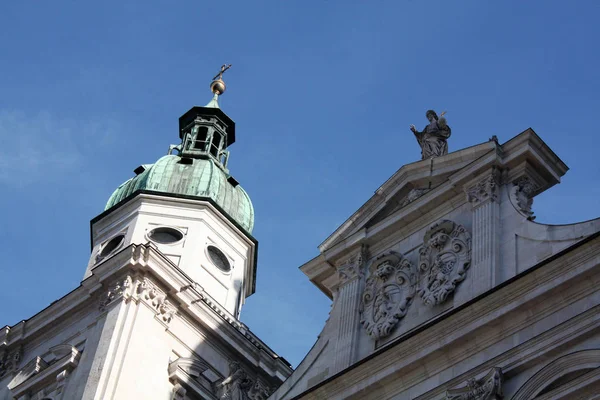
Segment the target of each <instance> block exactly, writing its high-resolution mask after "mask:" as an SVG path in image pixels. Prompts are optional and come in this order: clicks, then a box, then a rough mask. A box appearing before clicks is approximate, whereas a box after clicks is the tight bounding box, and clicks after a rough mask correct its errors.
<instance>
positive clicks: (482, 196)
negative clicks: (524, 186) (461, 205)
mask: <svg viewBox="0 0 600 400" xmlns="http://www.w3.org/2000/svg"><path fill="white" fill-rule="evenodd" d="M499 186H500V173H499V172H498V170H497V169H493V170H492V172H491V173H490V174H489V175H487V176H486V177H484V178H483V179H481V180H480V181H479V182H477V183H476V184H475V185H473V186H471V187H469V188H467V189H466V194H467V201H469V202H470V203H471V204H473V205H474V206H476V205H479V204H483V203H485V202H486V201H492V202H495V201H497V199H498V187H499Z"/></svg>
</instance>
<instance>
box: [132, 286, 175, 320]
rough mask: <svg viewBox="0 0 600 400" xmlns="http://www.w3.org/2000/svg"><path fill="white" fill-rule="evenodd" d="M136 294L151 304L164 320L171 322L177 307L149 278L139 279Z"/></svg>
mask: <svg viewBox="0 0 600 400" xmlns="http://www.w3.org/2000/svg"><path fill="white" fill-rule="evenodd" d="M136 294H137V296H138V298H139V299H141V300H144V301H145V302H146V303H147V304H148V305H150V306H151V307H152V308H153V309H154V310H155V311H156V313H157V315H158V316H160V318H161V319H162V320H163V321H164V322H166V323H167V324H168V323H169V322H171V320H172V319H173V316H174V315H175V308H174V307H173V306H172V305H171V304H170V303H169V302H168V301H167V296H166V295H165V294H164V293H163V292H162V291H161V290H160V289H158V288H157V287H156V286H154V285H153V284H152V283H151V282H150V281H149V280H147V279H143V280H141V281H138V283H137V288H136Z"/></svg>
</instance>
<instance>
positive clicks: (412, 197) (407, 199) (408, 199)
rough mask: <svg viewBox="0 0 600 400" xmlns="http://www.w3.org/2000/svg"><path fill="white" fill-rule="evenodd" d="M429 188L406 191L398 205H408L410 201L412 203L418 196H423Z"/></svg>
mask: <svg viewBox="0 0 600 400" xmlns="http://www.w3.org/2000/svg"><path fill="white" fill-rule="evenodd" d="M430 190H431V189H427V188H423V189H417V188H415V189H412V190H411V191H410V192H408V194H407V195H406V197H405V198H404V200H403V201H402V203H400V207H404V206H407V205H409V204H410V203H412V202H413V201H415V200H416V199H418V198H419V197H421V196H423V195H424V194H425V193H427V192H429V191H430Z"/></svg>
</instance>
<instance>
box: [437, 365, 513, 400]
mask: <svg viewBox="0 0 600 400" xmlns="http://www.w3.org/2000/svg"><path fill="white" fill-rule="evenodd" d="M502 382H503V377H502V370H501V369H500V368H492V369H491V370H490V372H488V373H487V375H486V376H484V377H483V378H481V379H469V380H468V381H467V382H466V384H465V386H464V387H462V388H459V389H450V390H448V391H447V392H446V398H445V400H501V399H502V398H503V395H502Z"/></svg>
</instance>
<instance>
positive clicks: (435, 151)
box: [410, 110, 450, 160]
mask: <svg viewBox="0 0 600 400" xmlns="http://www.w3.org/2000/svg"><path fill="white" fill-rule="evenodd" d="M444 114H445V113H442V114H441V116H440V117H439V118H438V116H437V114H436V113H435V111H433V110H429V111H427V113H425V116H426V117H427V119H428V120H429V125H427V126H426V127H425V129H423V132H419V131H417V129H416V128H415V126H414V125H411V126H410V130H411V131H412V132H413V133H414V134H415V137H416V138H417V142H419V146H421V155H422V159H423V160H425V159H428V158H433V157H439V156H443V155H445V154H448V142H447V141H446V139H448V138H449V137H450V127H449V126H448V125H447V124H446V118H444Z"/></svg>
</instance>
